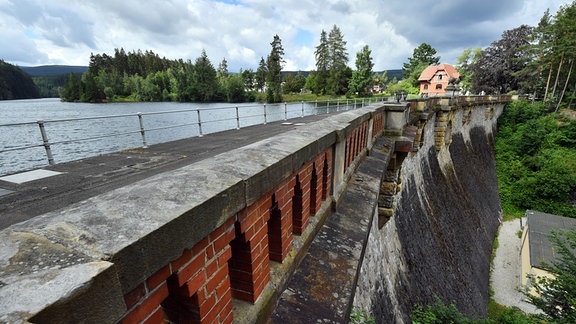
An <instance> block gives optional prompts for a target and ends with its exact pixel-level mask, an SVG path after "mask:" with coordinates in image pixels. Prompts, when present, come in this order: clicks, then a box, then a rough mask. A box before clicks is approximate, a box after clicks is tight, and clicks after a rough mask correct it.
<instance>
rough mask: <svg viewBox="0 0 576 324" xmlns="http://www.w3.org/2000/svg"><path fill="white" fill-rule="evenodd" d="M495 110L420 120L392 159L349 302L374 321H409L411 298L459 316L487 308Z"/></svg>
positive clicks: (497, 217) (495, 204) (495, 222)
mask: <svg viewBox="0 0 576 324" xmlns="http://www.w3.org/2000/svg"><path fill="white" fill-rule="evenodd" d="M502 109H503V105H489V106H486V107H475V108H472V109H467V108H463V109H452V110H450V111H444V112H442V111H439V112H437V113H435V114H430V115H429V119H428V120H427V121H425V122H422V123H420V125H421V127H420V129H419V133H420V132H421V133H422V136H421V137H420V138H421V141H420V142H419V143H418V138H417V140H416V141H415V144H416V146H418V145H420V147H414V148H413V152H411V153H409V154H408V155H407V156H406V157H405V158H404V160H403V161H402V162H401V165H397V166H396V171H395V172H396V174H397V175H396V179H395V182H394V183H395V184H396V185H397V189H398V190H397V194H396V195H395V196H394V201H393V215H392V217H390V218H389V220H388V221H387V222H386V223H385V224H382V221H381V222H380V224H378V222H377V221H374V222H373V223H372V227H371V229H370V234H369V237H368V241H367V244H366V250H365V255H364V260H363V262H362V267H361V269H360V272H359V278H358V284H357V288H356V295H355V299H354V303H353V305H354V308H355V309H360V310H361V309H363V310H365V311H367V312H368V314H371V315H372V316H374V317H375V318H376V320H377V322H381V323H393V322H396V323H410V317H409V316H410V314H411V313H412V310H413V308H414V305H416V304H418V305H429V304H433V303H434V301H435V298H436V297H438V298H440V300H442V301H443V302H444V303H445V304H449V303H452V302H454V303H455V304H456V306H457V307H458V309H459V310H460V311H462V312H463V313H464V314H466V315H469V316H472V317H480V316H484V315H485V314H486V311H487V305H488V300H489V272H490V255H491V252H492V245H493V240H494V237H495V235H496V232H497V229H498V226H499V223H500V221H501V215H502V212H501V206H500V199H499V196H498V188H497V179H496V171H495V158H494V150H493V144H494V134H495V127H496V121H497V117H498V116H499V115H500V113H501V112H502ZM424 123H425V124H424ZM422 124H424V125H422ZM439 125H440V126H446V127H445V132H444V133H439V131H440V128H441V127H439ZM442 142H443V143H442ZM388 169H389V171H388V172H389V173H390V172H392V173H393V175H394V170H392V169H394V168H390V167H389V168H388ZM385 177H386V176H385ZM383 183H386V182H385V180H384V181H383ZM382 189H384V185H383V186H382ZM382 189H381V190H382ZM379 209H380V214H381V211H382V209H381V208H379ZM374 217H378V213H375V215H374ZM380 218H381V216H380Z"/></svg>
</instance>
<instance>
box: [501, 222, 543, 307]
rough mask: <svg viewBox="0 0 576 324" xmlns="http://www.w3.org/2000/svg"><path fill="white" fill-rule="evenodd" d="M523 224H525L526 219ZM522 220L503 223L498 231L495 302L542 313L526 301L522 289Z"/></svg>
mask: <svg viewBox="0 0 576 324" xmlns="http://www.w3.org/2000/svg"><path fill="white" fill-rule="evenodd" d="M522 222H523V223H524V224H525V222H526V219H523V220H522ZM520 230H521V229H520V219H515V220H511V221H507V222H503V223H502V225H500V230H499V231H498V248H497V249H496V257H495V258H494V266H493V269H492V274H491V276H490V286H491V288H492V290H493V291H494V300H495V301H496V302H497V303H498V304H501V305H504V306H516V307H518V308H520V309H521V310H523V311H524V312H526V313H531V314H538V313H542V312H541V311H540V310H539V309H537V308H536V307H535V306H534V305H532V304H530V303H528V302H525V301H524V295H523V294H522V293H521V292H519V291H518V289H519V288H520V275H521V272H520V271H521V269H520V264H521V262H520V247H521V244H522V241H521V239H520V238H519V237H518V231H520Z"/></svg>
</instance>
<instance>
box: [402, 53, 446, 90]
mask: <svg viewBox="0 0 576 324" xmlns="http://www.w3.org/2000/svg"><path fill="white" fill-rule="evenodd" d="M434 55H436V49H435V48H433V47H432V46H430V45H429V44H426V43H422V44H420V45H418V47H416V48H415V49H414V52H413V53H412V57H409V58H408V63H404V65H403V67H402V74H403V75H404V77H405V78H411V79H412V83H413V84H414V79H415V80H416V82H417V81H418V77H419V76H420V74H421V73H422V71H424V69H425V68H427V67H428V66H430V65H437V64H439V63H440V57H439V56H434ZM415 74H418V75H416V77H415V78H414V75H415Z"/></svg>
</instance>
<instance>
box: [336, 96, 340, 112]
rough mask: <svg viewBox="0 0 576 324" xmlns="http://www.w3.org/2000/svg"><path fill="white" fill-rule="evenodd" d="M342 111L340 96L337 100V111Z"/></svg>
mask: <svg viewBox="0 0 576 324" xmlns="http://www.w3.org/2000/svg"><path fill="white" fill-rule="evenodd" d="M339 111H340V98H338V101H337V102H336V112H339Z"/></svg>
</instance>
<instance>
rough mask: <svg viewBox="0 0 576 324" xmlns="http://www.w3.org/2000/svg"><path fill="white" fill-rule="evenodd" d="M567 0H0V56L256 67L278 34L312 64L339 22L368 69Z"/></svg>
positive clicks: (482, 33) (528, 20)
mask: <svg viewBox="0 0 576 324" xmlns="http://www.w3.org/2000/svg"><path fill="white" fill-rule="evenodd" d="M571 2H572V1H571V0H570V1H568V0H483V1H478V0H475V1H471V0H436V1H422V0H387V1H382V0H380V1H378V0H375V1H374V0H373V1H367V0H162V1H160V0H0V59H3V60H4V61H6V62H9V63H11V64H16V65H19V66H39V65H52V64H60V65H81V66H87V65H88V63H89V58H90V54H91V53H94V54H103V53H107V54H109V55H113V54H114V49H116V48H124V50H125V51H126V52H129V51H137V50H142V51H146V50H151V51H153V52H154V53H156V54H158V55H159V56H161V57H166V58H168V59H180V58H182V59H184V60H188V59H189V60H191V61H192V62H194V61H195V60H196V58H197V57H198V56H200V54H201V52H202V50H203V49H204V50H206V53H207V55H208V57H209V58H210V61H211V62H212V64H213V65H214V66H215V67H217V66H218V64H219V63H220V62H221V61H222V60H223V59H226V61H227V62H228V68H229V71H230V72H237V71H238V70H240V69H241V68H242V69H244V70H247V69H253V70H256V68H257V67H258V63H259V62H260V58H261V57H264V58H266V56H267V55H268V54H269V53H270V49H271V46H270V43H271V42H272V40H273V37H274V35H276V34H277V35H278V36H279V37H280V39H281V41H282V46H283V48H284V53H285V54H284V60H285V64H284V68H283V70H285V71H298V70H312V69H314V68H315V58H314V51H315V48H316V46H318V44H319V39H320V33H321V31H322V30H325V31H326V32H329V31H330V30H331V29H332V27H333V26H334V25H336V26H338V27H339V28H340V30H341V31H342V34H343V35H344V40H345V41H346V42H347V44H346V45H347V49H348V55H349V65H350V67H352V68H354V61H355V58H356V53H358V52H359V51H360V50H361V49H362V47H363V46H364V45H368V46H369V48H370V50H371V51H372V58H373V62H374V68H373V70H374V71H382V70H388V69H399V68H402V64H403V63H405V62H407V61H408V58H409V57H411V56H412V53H413V51H414V49H415V48H416V47H418V45H420V44H422V43H427V44H430V45H431V46H432V47H433V48H435V49H436V50H437V51H438V53H437V55H438V56H440V57H441V62H442V63H449V64H455V63H456V58H457V57H458V56H459V55H460V54H462V52H463V50H464V49H466V48H478V47H480V48H485V47H487V46H489V45H490V43H492V42H494V41H497V40H499V39H500V38H501V35H502V33H503V32H504V31H506V30H509V29H513V28H516V27H519V26H521V25H523V24H526V25H530V26H536V25H537V24H538V21H539V20H540V18H541V17H542V15H543V14H544V12H545V10H546V9H548V8H549V9H550V12H551V13H552V14H554V13H555V12H556V11H557V10H558V8H559V7H560V6H561V5H562V4H568V3H571Z"/></svg>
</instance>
